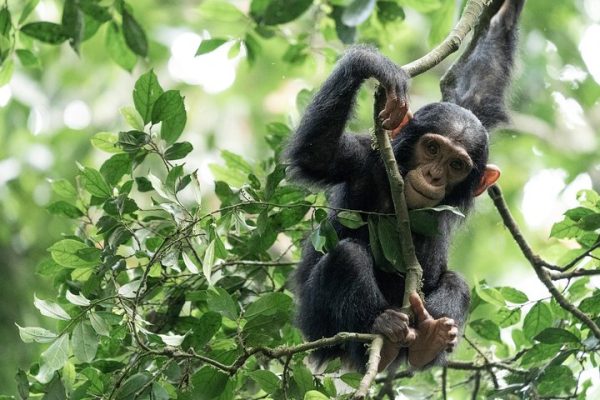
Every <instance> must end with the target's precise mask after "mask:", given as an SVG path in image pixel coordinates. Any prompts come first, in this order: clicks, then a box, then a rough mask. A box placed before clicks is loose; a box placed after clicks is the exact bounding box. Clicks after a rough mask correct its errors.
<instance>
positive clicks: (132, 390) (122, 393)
mask: <svg viewBox="0 0 600 400" xmlns="http://www.w3.org/2000/svg"><path fill="white" fill-rule="evenodd" d="M150 379H151V378H150V376H149V375H148V374H145V373H137V374H135V375H132V376H130V377H129V378H128V379H127V380H126V381H125V382H124V383H123V385H121V387H119V389H117V392H116V394H115V398H116V399H117V400H131V399H134V398H136V397H137V396H136V393H137V392H138V391H139V390H140V389H142V388H143V387H144V386H145V385H146V384H147V383H148V382H150Z"/></svg>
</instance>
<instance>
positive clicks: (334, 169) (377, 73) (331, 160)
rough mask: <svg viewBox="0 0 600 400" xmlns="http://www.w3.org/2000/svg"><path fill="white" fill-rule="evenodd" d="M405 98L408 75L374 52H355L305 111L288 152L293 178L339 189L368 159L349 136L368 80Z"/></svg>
mask: <svg viewBox="0 0 600 400" xmlns="http://www.w3.org/2000/svg"><path fill="white" fill-rule="evenodd" d="M371 77H373V78H375V79H377V80H378V81H379V82H381V84H382V85H384V86H385V87H398V89H397V90H398V91H399V92H400V93H401V94H404V93H405V91H406V86H407V81H408V76H407V75H406V74H405V73H404V72H403V71H402V70H401V69H400V68H398V67H397V66H396V65H395V64H394V63H393V62H392V61H390V60H388V59H387V58H385V57H384V56H382V55H381V54H380V53H379V52H377V51H376V50H375V49H373V48H371V47H366V46H356V47H353V48H351V49H350V50H349V51H348V52H346V54H345V55H344V56H343V57H342V59H341V60H340V61H339V62H338V64H337V66H336V68H335V70H334V71H333V72H332V74H331V75H330V76H329V78H328V79H327V80H326V81H325V83H324V84H323V86H322V87H321V89H320V90H319V92H318V93H317V94H316V95H315V97H314V98H313V100H312V102H311V104H310V105H309V106H308V108H307V109H306V111H305V113H304V116H303V118H302V120H301V122H300V126H299V127H298V129H297V130H296V133H295V135H294V137H293V138H292V141H291V143H290V145H289V147H288V151H287V153H286V158H287V159H288V160H289V162H290V164H291V167H292V170H291V172H292V175H293V176H295V177H299V178H300V179H302V180H304V181H308V182H311V183H316V184H335V183H340V182H343V181H345V180H347V178H348V177H351V176H355V175H356V174H357V173H358V171H359V169H360V168H361V165H362V164H363V161H364V159H365V158H366V157H367V155H368V150H369V149H368V146H364V143H361V141H360V140H359V139H357V138H356V137H355V136H353V135H349V134H346V133H344V129H345V127H346V122H347V121H348V119H349V118H350V115H351V113H352V108H353V106H354V102H355V98H356V93H357V92H358V90H359V88H360V86H361V84H362V83H363V81H364V80H366V79H368V78H371Z"/></svg>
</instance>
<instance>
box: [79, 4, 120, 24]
mask: <svg viewBox="0 0 600 400" xmlns="http://www.w3.org/2000/svg"><path fill="white" fill-rule="evenodd" d="M94 1H95V0H80V2H79V7H80V8H81V11H83V12H84V13H85V14H86V15H89V16H90V17H92V18H93V19H95V20H96V21H98V22H101V23H104V22H108V21H110V20H112V16H111V14H110V11H109V10H108V8H106V7H102V6H100V5H99V4H96V3H95V2H94Z"/></svg>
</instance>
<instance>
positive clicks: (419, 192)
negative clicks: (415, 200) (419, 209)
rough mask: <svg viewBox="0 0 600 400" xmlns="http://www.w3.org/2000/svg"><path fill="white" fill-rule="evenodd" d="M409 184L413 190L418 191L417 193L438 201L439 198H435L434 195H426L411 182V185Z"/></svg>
mask: <svg viewBox="0 0 600 400" xmlns="http://www.w3.org/2000/svg"><path fill="white" fill-rule="evenodd" d="M410 186H412V188H413V190H414V191H415V192H417V193H418V194H420V195H421V196H423V197H425V198H426V199H429V200H433V201H438V200H439V199H437V198H435V197H431V196H428V195H426V194H425V193H423V192H421V191H420V190H419V189H417V188H416V187H415V185H413V184H412V183H411V185H410Z"/></svg>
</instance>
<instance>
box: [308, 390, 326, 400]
mask: <svg viewBox="0 0 600 400" xmlns="http://www.w3.org/2000/svg"><path fill="white" fill-rule="evenodd" d="M304 400H329V397H327V396H325V395H324V394H323V393H321V392H319V391H316V390H309V391H308V392H306V393H304Z"/></svg>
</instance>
